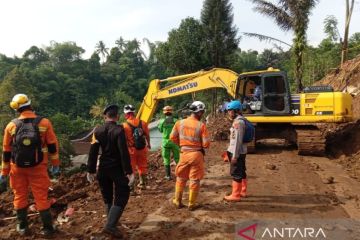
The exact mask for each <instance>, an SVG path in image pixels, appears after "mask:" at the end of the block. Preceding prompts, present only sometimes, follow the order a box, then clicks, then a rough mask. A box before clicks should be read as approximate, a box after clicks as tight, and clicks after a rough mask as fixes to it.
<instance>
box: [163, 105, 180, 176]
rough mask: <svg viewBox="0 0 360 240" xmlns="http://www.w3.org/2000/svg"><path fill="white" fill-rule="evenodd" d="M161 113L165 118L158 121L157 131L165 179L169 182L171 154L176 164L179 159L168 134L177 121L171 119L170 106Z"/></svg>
mask: <svg viewBox="0 0 360 240" xmlns="http://www.w3.org/2000/svg"><path fill="white" fill-rule="evenodd" d="M163 113H164V115H165V117H164V118H162V119H161V120H160V122H159V125H158V129H159V131H160V132H161V133H162V144H161V155H162V157H163V161H164V167H165V179H166V180H171V168H170V161H171V153H172V154H173V157H174V161H175V162H176V164H177V163H178V162H179V157H180V148H179V146H178V145H176V144H175V143H173V142H172V141H170V133H171V131H172V129H173V127H174V125H175V123H176V121H177V119H176V118H174V117H173V109H172V107H170V106H165V107H164V108H163Z"/></svg>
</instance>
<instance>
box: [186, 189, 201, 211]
mask: <svg viewBox="0 0 360 240" xmlns="http://www.w3.org/2000/svg"><path fill="white" fill-rule="evenodd" d="M198 194H199V190H192V189H190V191H189V206H188V209H189V210H190V211H193V210H195V209H196V208H198V207H199V205H197V204H196V199H197V197H198Z"/></svg>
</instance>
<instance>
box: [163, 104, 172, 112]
mask: <svg viewBox="0 0 360 240" xmlns="http://www.w3.org/2000/svg"><path fill="white" fill-rule="evenodd" d="M172 111H173V109H172V107H170V106H165V107H164V108H163V113H172Z"/></svg>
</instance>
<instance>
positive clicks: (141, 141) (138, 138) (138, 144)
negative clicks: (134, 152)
mask: <svg viewBox="0 0 360 240" xmlns="http://www.w3.org/2000/svg"><path fill="white" fill-rule="evenodd" d="M127 124H129V126H130V127H131V130H132V133H133V136H134V146H135V148H136V149H138V150H141V149H144V148H145V147H146V139H145V134H144V130H143V128H142V121H141V120H140V122H139V125H138V126H137V127H135V126H133V125H132V124H130V123H127Z"/></svg>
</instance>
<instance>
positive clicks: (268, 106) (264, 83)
mask: <svg viewBox="0 0 360 240" xmlns="http://www.w3.org/2000/svg"><path fill="white" fill-rule="evenodd" d="M237 93H238V95H239V96H238V98H240V99H241V101H242V102H243V103H244V106H246V108H245V109H244V113H246V114H251V115H268V116H285V115H290V111H291V107H290V97H291V95H290V87H289V83H288V81H287V78H286V75H285V73H284V72H280V71H279V70H277V69H272V68H269V69H268V70H266V71H259V72H250V73H243V74H240V75H239V79H238V90H237Z"/></svg>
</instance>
